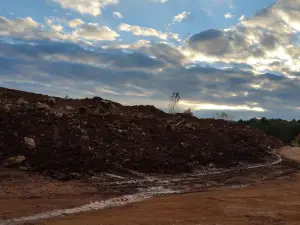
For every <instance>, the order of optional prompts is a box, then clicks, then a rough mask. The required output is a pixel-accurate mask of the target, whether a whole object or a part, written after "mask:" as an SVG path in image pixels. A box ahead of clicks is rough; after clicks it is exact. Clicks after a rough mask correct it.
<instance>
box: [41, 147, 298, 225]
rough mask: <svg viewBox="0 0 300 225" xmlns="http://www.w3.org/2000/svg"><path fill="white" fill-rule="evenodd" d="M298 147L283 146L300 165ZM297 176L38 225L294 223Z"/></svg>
mask: <svg viewBox="0 0 300 225" xmlns="http://www.w3.org/2000/svg"><path fill="white" fill-rule="evenodd" d="M299 150H300V149H299V148H291V147H287V148H283V149H282V150H281V151H280V152H281V154H283V155H284V156H285V157H287V158H288V157H292V159H293V160H298V161H299V162H300V151H299ZM299 186H300V173H297V174H294V175H292V176H282V177H278V178H277V179H274V180H269V181H265V182H264V183H263V184H260V185H258V186H254V187H249V188H244V189H239V190H223V191H212V192H202V193H191V194H185V195H177V196H169V197H163V198H155V199H151V200H148V201H145V202H141V203H134V204H131V205H128V206H126V207H121V208H113V209H107V210H104V211H99V212H90V213H85V214H79V215H74V216H69V217H65V218H62V219H53V220H50V221H45V222H43V223H42V224H43V225H60V224H64V225H81V224H85V225H98V224H101V225H123V224H126V225H175V224H176V225H272V224H274V225H299V224H300V189H299Z"/></svg>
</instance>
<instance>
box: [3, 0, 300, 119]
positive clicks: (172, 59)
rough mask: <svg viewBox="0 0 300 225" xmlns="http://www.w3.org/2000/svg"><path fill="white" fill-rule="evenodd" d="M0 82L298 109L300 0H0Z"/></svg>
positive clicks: (164, 104) (136, 100)
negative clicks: (177, 95) (176, 95)
mask: <svg viewBox="0 0 300 225" xmlns="http://www.w3.org/2000/svg"><path fill="white" fill-rule="evenodd" d="M0 86H2V87H8V88H14V89H20V90H25V91H31V92H36V93H43V94H48V95H54V96H60V97H63V96H66V95H68V96H70V97H73V98H83V97H93V96H101V97H103V98H106V99H110V100H113V101H117V102H120V103H122V104H126V105H154V106H156V107H157V108H160V109H163V110H167V108H168V103H169V97H170V96H171V95H172V93H173V92H179V93H180V96H181V100H180V109H181V110H182V111H183V110H185V109H187V108H191V109H192V111H193V112H194V114H195V115H196V116H198V117H212V116H214V115H215V114H216V112H221V111H225V112H228V113H229V114H231V115H233V116H234V118H235V119H241V118H242V119H248V118H252V117H259V118H260V117H268V118H271V117H272V118H283V119H293V118H296V119H299V118H300V0H26V1H21V0H1V4H0Z"/></svg>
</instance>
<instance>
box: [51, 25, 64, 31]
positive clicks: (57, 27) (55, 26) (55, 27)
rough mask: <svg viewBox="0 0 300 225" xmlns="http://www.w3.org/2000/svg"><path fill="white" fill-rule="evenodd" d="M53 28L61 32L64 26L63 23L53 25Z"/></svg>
mask: <svg viewBox="0 0 300 225" xmlns="http://www.w3.org/2000/svg"><path fill="white" fill-rule="evenodd" d="M51 28H52V29H53V30H54V31H57V32H61V31H62V30H63V29H64V28H63V26H62V25H60V24H58V25H51Z"/></svg>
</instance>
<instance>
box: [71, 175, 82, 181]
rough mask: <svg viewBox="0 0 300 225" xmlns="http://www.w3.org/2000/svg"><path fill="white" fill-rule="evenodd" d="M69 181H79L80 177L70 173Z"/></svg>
mask: <svg viewBox="0 0 300 225" xmlns="http://www.w3.org/2000/svg"><path fill="white" fill-rule="evenodd" d="M70 177H71V179H75V180H79V179H80V178H81V175H80V174H79V173H70Z"/></svg>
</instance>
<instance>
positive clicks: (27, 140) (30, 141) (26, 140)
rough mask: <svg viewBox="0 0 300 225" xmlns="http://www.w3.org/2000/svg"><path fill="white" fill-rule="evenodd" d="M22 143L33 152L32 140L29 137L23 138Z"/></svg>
mask: <svg viewBox="0 0 300 225" xmlns="http://www.w3.org/2000/svg"><path fill="white" fill-rule="evenodd" d="M23 141H24V144H25V145H26V147H27V148H28V149H30V150H33V149H35V148H36V146H35V141H34V139H32V138H29V137H24V139H23Z"/></svg>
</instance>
